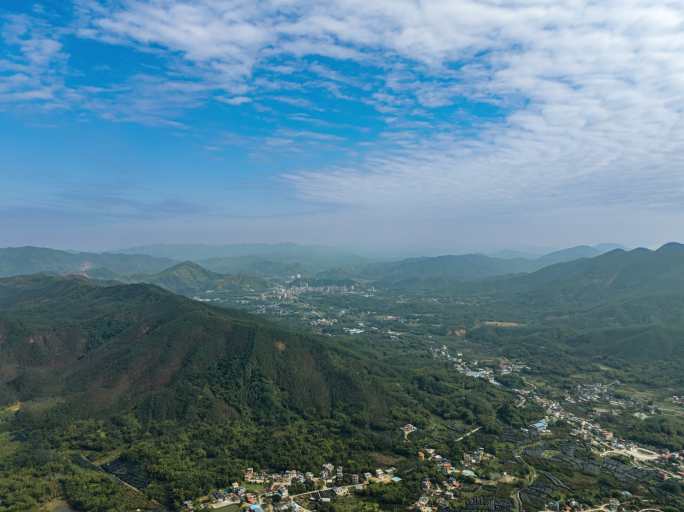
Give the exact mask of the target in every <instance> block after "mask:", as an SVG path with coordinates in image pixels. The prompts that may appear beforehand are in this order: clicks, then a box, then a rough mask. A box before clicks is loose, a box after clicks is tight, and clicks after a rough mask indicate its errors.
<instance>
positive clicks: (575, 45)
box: [0, 0, 684, 253]
mask: <svg viewBox="0 0 684 512" xmlns="http://www.w3.org/2000/svg"><path fill="white" fill-rule="evenodd" d="M683 108H684V4H683V3H682V2H680V1H667V0H661V1H657V2H656V1H653V2H652V1H646V0H601V1H595V0H553V1H551V0H549V1H545V0H450V1H442V0H422V1H419V0H412V1H410V0H373V1H370V2H369V1H367V0H366V1H362V0H330V1H327V2H312V1H310V0H270V1H269V0H261V1H253V0H252V1H241V0H144V1H143V0H51V1H43V2H35V3H32V2H31V1H26V0H5V1H3V2H2V3H0V245H22V244H34V245H48V246H57V247H75V248H84V249H110V248H116V247H122V246H128V245H139V244H143V243H152V242H154V243H156V242H208V243H230V242H255V241H275V242H280V241H296V242H303V243H322V244H330V245H340V246H345V247H348V248H360V249H370V250H374V251H383V250H384V251H406V252H411V253H420V252H425V253H428V252H434V251H438V252H439V251H452V252H458V251H470V250H492V249H499V248H504V247H508V248H529V247H561V246H568V245H573V244H577V243H596V242H604V241H611V242H621V243H625V244H627V245H637V244H644V245H655V244H658V243H660V242H664V241H667V240H672V239H682V238H683V237H682V232H683V230H682V228H684V166H683V164H684V112H683Z"/></svg>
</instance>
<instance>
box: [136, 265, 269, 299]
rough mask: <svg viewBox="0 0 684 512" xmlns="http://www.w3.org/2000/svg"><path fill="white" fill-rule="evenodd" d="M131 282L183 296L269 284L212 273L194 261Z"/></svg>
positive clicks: (240, 276)
mask: <svg viewBox="0 0 684 512" xmlns="http://www.w3.org/2000/svg"><path fill="white" fill-rule="evenodd" d="M127 281H129V282H142V283H148V284H154V285H157V286H160V287H162V288H165V289H167V290H170V291H172V292H174V293H179V294H181V295H189V294H194V293H198V292H203V291H206V290H216V289H227V288H234V289H244V288H251V289H266V288H267V287H268V282H267V281H265V280H263V279H260V278H258V277H251V276H245V275H227V274H220V273H217V272H212V271H210V270H207V269H206V268H204V267H202V266H201V265H198V264H197V263H194V262H192V261H184V262H182V263H178V264H177V265H174V266H173V267H169V268H167V269H164V270H162V271H161V272H159V273H157V274H152V275H146V274H142V275H136V276H132V277H130V278H129V279H127Z"/></svg>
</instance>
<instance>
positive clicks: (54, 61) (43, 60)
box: [0, 15, 68, 108]
mask: <svg viewBox="0 0 684 512" xmlns="http://www.w3.org/2000/svg"><path fill="white" fill-rule="evenodd" d="M55 37H56V38H55ZM58 38H59V35H58V34H54V33H53V34H50V31H49V28H48V27H47V26H46V25H44V24H42V23H40V22H39V21H38V20H36V19H34V18H32V17H30V16H26V15H9V16H6V17H5V18H0V41H2V45H3V46H4V51H3V52H1V53H0V105H2V104H17V103H32V102H39V103H40V104H41V105H43V106H46V107H49V108H58V107H62V106H64V104H65V103H66V96H67V95H68V91H67V90H66V89H65V87H64V81H63V76H62V69H63V67H64V65H65V62H66V58H67V55H66V54H65V53H64V51H63V50H62V44H61V43H60V42H59V40H58Z"/></svg>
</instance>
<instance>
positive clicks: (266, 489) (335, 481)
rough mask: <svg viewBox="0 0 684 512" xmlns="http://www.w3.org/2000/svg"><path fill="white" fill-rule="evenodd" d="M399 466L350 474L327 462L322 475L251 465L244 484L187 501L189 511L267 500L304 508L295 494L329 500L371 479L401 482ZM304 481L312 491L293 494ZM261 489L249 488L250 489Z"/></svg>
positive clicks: (273, 506)
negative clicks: (292, 487) (262, 468)
mask: <svg viewBox="0 0 684 512" xmlns="http://www.w3.org/2000/svg"><path fill="white" fill-rule="evenodd" d="M396 472H397V469H396V468H394V467H390V468H385V469H382V468H377V469H375V471H374V472H372V473H371V472H365V473H362V474H358V473H353V474H348V473H345V472H344V469H343V468H342V466H335V465H334V464H330V463H326V464H323V466H322V467H321V471H320V473H319V474H318V475H316V474H314V473H312V472H301V471H298V470H295V469H291V470H287V471H282V472H280V473H268V472H265V471H257V470H255V469H254V468H247V469H245V471H244V475H243V479H244V485H241V484H240V483H239V482H233V483H232V485H231V486H229V487H227V488H225V489H219V490H217V491H214V492H212V493H211V494H209V495H208V496H203V497H201V498H198V499H197V500H195V501H194V502H193V501H191V500H188V501H185V502H184V503H183V505H184V508H185V510H186V511H195V510H212V509H221V508H223V507H227V506H229V505H244V504H246V505H250V504H259V503H264V502H265V501H267V502H268V503H269V510H270V509H273V510H283V511H284V510H302V508H301V507H300V506H299V505H297V503H296V502H295V501H294V498H295V497H308V499H309V500H311V501H321V502H329V501H331V499H332V498H334V497H336V496H344V495H346V494H348V493H349V491H350V490H352V489H357V490H361V489H362V488H363V487H364V486H366V485H368V484H369V483H383V484H390V483H398V482H401V478H399V477H398V476H397V475H396ZM294 484H302V485H304V486H305V488H306V489H311V490H308V491H304V492H301V491H300V494H297V495H294V496H293V495H291V494H290V487H291V486H293V485H294ZM255 488H256V489H259V491H258V492H255V491H253V492H248V489H253V490H254V489H255Z"/></svg>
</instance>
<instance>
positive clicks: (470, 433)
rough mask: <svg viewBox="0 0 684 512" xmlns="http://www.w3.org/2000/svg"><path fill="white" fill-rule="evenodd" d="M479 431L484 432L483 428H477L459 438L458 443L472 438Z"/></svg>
mask: <svg viewBox="0 0 684 512" xmlns="http://www.w3.org/2000/svg"><path fill="white" fill-rule="evenodd" d="M478 430H482V427H477V428H475V429H473V430H471V431H470V432H467V433H466V434H463V435H462V436H461V437H459V438H457V439H456V442H457V443H458V442H459V441H463V440H464V439H465V438H466V437H470V436H472V435H473V434H474V433H475V432H477V431H478Z"/></svg>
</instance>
